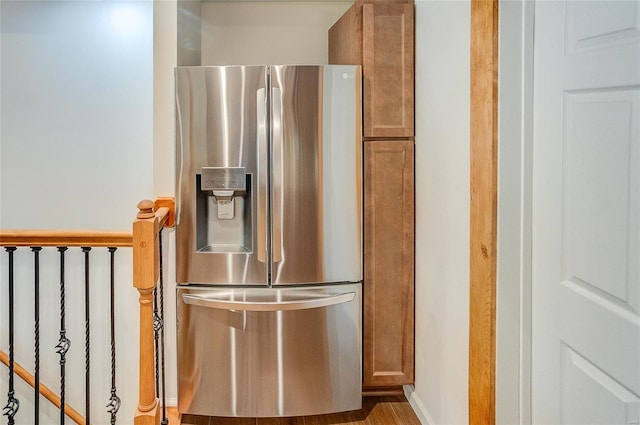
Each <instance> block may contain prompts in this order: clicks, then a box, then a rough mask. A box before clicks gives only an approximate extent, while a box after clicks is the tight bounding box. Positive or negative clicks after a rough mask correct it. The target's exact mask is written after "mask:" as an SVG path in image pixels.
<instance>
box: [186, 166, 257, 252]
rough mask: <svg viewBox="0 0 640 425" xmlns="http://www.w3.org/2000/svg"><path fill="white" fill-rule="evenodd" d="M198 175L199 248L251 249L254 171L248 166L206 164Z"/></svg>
mask: <svg viewBox="0 0 640 425" xmlns="http://www.w3.org/2000/svg"><path fill="white" fill-rule="evenodd" d="M196 178H197V182H196V187H197V188H198V189H199V191H198V193H197V195H196V196H197V201H196V217H197V219H196V234H197V237H196V239H197V240H196V249H197V250H198V251H200V252H250V251H251V250H252V240H251V239H252V238H251V196H249V195H250V194H249V188H250V187H251V175H250V174H247V173H246V169H245V167H202V168H201V172H200V174H198V175H197V176H196Z"/></svg>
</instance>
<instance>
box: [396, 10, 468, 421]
mask: <svg viewBox="0 0 640 425" xmlns="http://www.w3.org/2000/svg"><path fill="white" fill-rule="evenodd" d="M469 37H470V3H469V2H468V1H432V0H417V1H416V348H415V355H416V380H415V391H413V392H412V391H411V389H409V391H408V392H409V394H410V395H409V398H410V402H411V404H412V406H413V407H414V410H416V412H417V414H418V415H419V417H420V419H421V421H422V423H424V424H427V423H428V424H433V425H435V424H465V423H467V422H468V384H467V380H468V351H469V347H468V339H469V324H468V322H469V199H470V195H469V137H470V131H469V108H470V104H469V97H470V88H469V60H470V57H469V55H470V53H469V40H470V38H469Z"/></svg>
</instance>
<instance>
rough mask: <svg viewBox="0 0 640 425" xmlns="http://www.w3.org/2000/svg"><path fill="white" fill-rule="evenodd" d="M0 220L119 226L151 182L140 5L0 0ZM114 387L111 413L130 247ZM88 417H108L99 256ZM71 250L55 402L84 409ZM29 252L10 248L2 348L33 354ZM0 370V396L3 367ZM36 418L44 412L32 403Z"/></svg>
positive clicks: (126, 271)
mask: <svg viewBox="0 0 640 425" xmlns="http://www.w3.org/2000/svg"><path fill="white" fill-rule="evenodd" d="M0 11H1V15H2V17H1V19H2V21H1V24H0V35H1V40H0V43H1V44H0V59H1V67H0V88H1V94H0V104H1V108H2V110H1V114H0V128H1V130H0V227H1V228H68V229H82V228H101V229H105V230H123V231H127V230H130V228H131V222H132V220H133V218H134V216H135V213H136V207H135V206H136V203H137V202H138V201H139V200H140V199H142V198H146V197H150V196H152V189H153V174H152V172H153V168H152V167H153V157H152V151H153V140H152V136H153V134H152V131H153V129H152V114H153V86H152V84H153V37H152V35H153V32H152V3H151V2H139V1H119V2H84V1H44V2H35V1H2V2H0ZM116 255H117V257H116V258H117V261H116V264H117V275H116V279H117V280H116V282H117V285H116V296H117V303H116V310H117V313H116V314H117V315H118V317H119V321H118V324H117V328H116V338H117V348H118V353H119V355H118V375H117V382H116V384H117V388H118V394H119V395H120V397H121V399H122V401H123V405H122V408H121V410H120V412H119V414H118V418H120V421H121V422H124V423H126V422H127V419H124V418H132V416H133V413H134V411H135V407H136V403H137V389H138V377H137V374H132V373H131V371H132V370H137V362H138V350H137V344H138V335H137V327H132V326H130V323H131V318H134V319H135V322H137V315H138V307H137V292H136V291H135V289H134V288H133V287H132V285H131V274H132V271H131V251H130V250H127V249H122V250H120V251H119V252H118V253H117V254H116ZM0 258H1V262H0V275H1V276H2V279H0V282H2V283H1V287H0V294H2V295H1V296H0V306H1V307H0V308H1V309H2V310H1V311H0V323H2V326H1V327H0V346H1V347H2V349H3V350H5V351H6V350H7V347H8V330H7V326H6V324H7V319H8V317H7V315H8V311H7V310H8V309H7V279H6V274H7V259H6V255H5V254H4V253H2V255H1V256H0ZM57 258H58V253H57V252H56V251H55V249H53V250H46V251H43V253H42V262H41V269H42V274H41V285H42V288H41V315H42V317H41V326H42V329H41V337H42V341H41V354H42V359H41V364H42V365H43V368H42V370H41V379H42V380H43V382H45V383H46V384H48V385H49V386H50V387H51V388H54V389H56V388H58V381H59V378H58V366H57V364H58V356H57V355H56V354H55V351H54V348H53V347H54V346H55V345H56V343H57V339H58V331H59V328H58V326H59V318H58V317H59V316H58V308H59V307H58V297H59V294H58V282H59V277H58V272H57ZM92 258H93V260H92V267H91V270H92V272H91V273H92V295H91V299H92V302H91V305H92V325H91V332H92V393H93V395H94V397H93V400H94V402H93V403H92V407H91V409H92V415H91V416H92V422H93V423H94V424H101V423H108V417H107V414H106V412H105V407H104V405H105V404H106V402H107V399H108V397H109V389H110V377H109V369H110V368H109V324H108V308H109V304H108V301H107V300H108V254H107V253H106V251H105V250H99V249H94V254H93V255H92ZM82 261H83V260H82V254H81V252H80V251H79V250H77V249H76V250H69V252H68V255H67V264H66V265H67V267H66V269H67V283H66V294H67V300H66V321H67V326H68V329H69V331H68V336H69V337H70V338H71V340H72V346H71V350H70V351H69V354H68V357H69V363H68V364H67V372H68V375H67V397H68V398H67V401H69V402H70V403H71V404H72V405H73V406H74V407H75V408H76V409H78V410H80V411H84V408H83V407H84V401H83V398H84V388H83V374H84V363H83V360H84V348H83V344H84V342H83V338H84V311H83V308H84V307H83V298H82V297H83V283H84V277H83V270H82ZM31 262H32V258H31V253H30V252H29V250H20V251H18V253H17V254H16V279H17V282H16V300H17V302H16V317H18V318H19V320H18V323H17V324H16V326H17V327H16V356H17V357H18V360H19V361H20V362H21V363H23V364H24V365H25V366H27V367H31V365H32V364H33V357H32V356H33V348H32V344H33V343H32V339H33V321H32V320H33V319H32V317H33V305H32V300H33V290H32V289H31V288H32V283H31V282H32V278H31V273H32V270H33V269H32V266H31ZM1 369H2V373H1V374H0V376H1V379H0V393H1V394H6V391H7V374H6V373H5V372H6V369H4V366H3V367H2V368H1ZM18 381H19V380H17V381H16V382H17V385H18V390H19V391H18V397H19V398H20V399H21V411H20V413H19V416H18V417H16V419H17V422H18V423H24V424H28V423H32V422H31V421H32V417H31V415H32V414H31V413H30V410H31V409H30V404H31V403H30V401H29V397H30V395H31V391H30V390H28V389H27V388H26V386H24V385H22V384H21V383H18ZM42 408H43V412H42V413H43V415H42V418H41V419H42V421H43V423H54V422H57V412H56V411H55V409H53V408H51V407H50V406H49V404H48V403H47V402H45V401H43V402H42Z"/></svg>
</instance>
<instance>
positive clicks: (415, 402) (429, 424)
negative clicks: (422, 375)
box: [404, 385, 436, 425]
mask: <svg viewBox="0 0 640 425" xmlns="http://www.w3.org/2000/svg"><path fill="white" fill-rule="evenodd" d="M404 395H405V397H406V398H407V400H408V401H409V404H410V405H411V408H412V409H413V411H414V412H415V414H416V416H417V417H418V419H419V420H420V423H421V424H422V425H436V421H434V420H433V418H432V417H431V415H430V414H429V412H428V411H427V408H426V407H424V404H422V400H420V397H418V394H416V389H415V387H414V386H413V385H405V386H404Z"/></svg>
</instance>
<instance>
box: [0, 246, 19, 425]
mask: <svg viewBox="0 0 640 425" xmlns="http://www.w3.org/2000/svg"><path fill="white" fill-rule="evenodd" d="M5 249H6V251H7V252H8V253H9V392H8V394H7V405H6V406H5V407H4V409H3V410H4V412H3V413H2V414H3V415H4V416H6V417H7V419H8V425H14V424H15V422H14V419H13V418H14V416H15V415H16V413H17V412H18V409H19V408H20V401H19V400H18V399H17V398H15V389H14V386H13V366H14V362H15V359H14V354H13V252H14V251H15V250H16V247H13V246H11V247H7V248H5Z"/></svg>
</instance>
